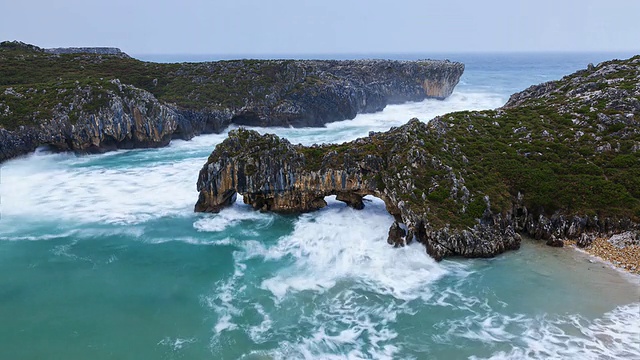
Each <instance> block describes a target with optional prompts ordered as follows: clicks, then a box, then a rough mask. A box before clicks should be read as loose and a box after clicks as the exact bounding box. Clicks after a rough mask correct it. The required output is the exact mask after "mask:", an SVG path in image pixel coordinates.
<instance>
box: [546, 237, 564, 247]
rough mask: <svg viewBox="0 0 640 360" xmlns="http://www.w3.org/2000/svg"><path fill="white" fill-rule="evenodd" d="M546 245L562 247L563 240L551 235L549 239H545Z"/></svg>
mask: <svg viewBox="0 0 640 360" xmlns="http://www.w3.org/2000/svg"><path fill="white" fill-rule="evenodd" d="M547 246H551V247H563V246H564V241H562V240H561V239H558V238H556V237H555V236H552V237H551V238H550V239H549V240H547Z"/></svg>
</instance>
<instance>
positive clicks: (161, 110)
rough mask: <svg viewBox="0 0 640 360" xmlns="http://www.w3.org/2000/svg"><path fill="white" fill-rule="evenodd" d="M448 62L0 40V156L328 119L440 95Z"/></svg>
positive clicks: (459, 68)
mask: <svg viewBox="0 0 640 360" xmlns="http://www.w3.org/2000/svg"><path fill="white" fill-rule="evenodd" d="M463 71H464V65H462V64H460V63H455V62H449V61H431V60H424V61H388V60H357V61H312V60H308V61H293V60H237V61H219V62H207V63H184V64H156V63H149V62H142V61H139V60H136V59H132V58H130V57H128V56H126V54H124V53H122V52H120V51H119V50H118V49H112V48H68V49H49V50H44V49H40V48H38V47H36V46H33V45H27V44H23V43H18V42H3V43H1V44H0V162H1V161H3V160H6V159H9V158H11V157H14V156H17V155H21V154H25V153H28V152H30V151H33V150H34V149H35V148H36V147H38V146H42V145H48V146H51V147H53V148H54V149H58V150H72V151H80V152H84V151H107V150H111V149H115V148H131V147H155V146H163V145H166V144H167V143H168V142H169V141H170V140H171V138H180V139H190V138H192V137H193V136H196V135H199V134H202V133H219V132H221V131H223V130H224V129H225V128H226V127H227V126H228V125H230V124H232V123H233V124H239V125H250V126H295V127H301V126H322V125H324V124H326V123H328V122H332V121H339V120H346V119H352V118H354V117H355V116H356V114H358V113H368V112H375V111H380V110H382V109H383V108H384V107H385V106H386V105H388V104H394V103H401V102H406V101H420V100H423V99H425V98H427V97H431V98H437V99H444V98H446V97H447V96H449V95H450V94H451V92H452V91H453V89H454V87H455V86H456V84H457V83H458V80H459V78H460V76H461V75H462V73H463Z"/></svg>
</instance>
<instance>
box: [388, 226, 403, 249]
mask: <svg viewBox="0 0 640 360" xmlns="http://www.w3.org/2000/svg"><path fill="white" fill-rule="evenodd" d="M405 236H407V232H406V231H405V230H404V229H403V228H402V227H400V225H399V224H398V222H396V221H394V222H393V224H392V225H391V227H390V228H389V237H388V238H387V243H389V245H394V246H395V247H399V246H404V244H405Z"/></svg>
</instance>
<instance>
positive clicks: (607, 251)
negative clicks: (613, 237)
mask: <svg viewBox="0 0 640 360" xmlns="http://www.w3.org/2000/svg"><path fill="white" fill-rule="evenodd" d="M564 244H565V246H568V247H571V248H575V249H578V250H580V251H583V252H585V253H587V254H590V255H593V257H595V258H597V259H599V260H600V261H603V262H605V263H607V264H610V265H611V266H614V267H616V268H618V269H621V270H623V271H627V272H629V273H631V274H635V275H639V276H640V246H638V245H629V246H626V247H624V248H618V247H616V246H614V245H613V244H611V243H610V242H609V241H608V239H607V238H596V239H595V240H594V241H593V243H592V244H591V245H590V246H588V247H585V248H579V247H578V246H577V245H576V241H574V240H565V241H564Z"/></svg>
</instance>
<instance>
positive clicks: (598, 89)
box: [195, 56, 640, 260]
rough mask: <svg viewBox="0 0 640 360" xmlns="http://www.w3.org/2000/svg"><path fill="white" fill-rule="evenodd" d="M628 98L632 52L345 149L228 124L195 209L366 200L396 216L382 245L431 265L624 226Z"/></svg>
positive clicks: (632, 136)
mask: <svg viewBox="0 0 640 360" xmlns="http://www.w3.org/2000/svg"><path fill="white" fill-rule="evenodd" d="M638 104H640V57H638V56H637V57H634V58H631V59H629V60H624V61H611V62H606V63H603V64H600V65H598V66H595V67H593V68H591V69H589V70H584V71H581V72H578V73H575V74H573V75H570V76H567V77H565V78H563V79H562V80H560V81H555V82H551V83H547V84H543V85H541V86H537V87H532V88H530V89H528V90H526V91H524V92H522V93H520V94H515V95H514V96H512V98H511V100H510V102H509V103H508V104H507V106H505V107H504V108H501V109H497V110H492V111H482V112H460V113H452V114H448V115H444V116H441V117H438V118H436V119H433V120H432V121H431V122H429V123H428V124H425V123H422V122H420V121H419V120H418V119H412V120H410V121H409V122H408V123H407V124H406V125H403V126H401V127H399V128H392V129H391V130H390V131H388V132H385V133H373V132H372V133H370V134H369V137H366V138H361V139H357V140H355V141H352V142H349V143H344V144H331V145H326V144H325V145H314V146H311V147H305V146H301V145H293V144H291V143H289V142H288V141H287V140H286V139H281V138H279V137H277V136H275V135H269V134H267V135H260V134H258V133H257V132H255V131H250V130H245V129H239V130H235V131H232V132H230V133H229V137H228V138H227V139H226V140H225V141H223V142H222V143H221V144H219V145H218V146H216V148H215V150H214V151H213V152H212V153H211V155H210V156H209V159H208V160H207V162H206V164H205V165H204V166H203V168H202V170H201V171H200V174H199V177H198V182H197V190H198V191H199V198H198V201H197V203H196V206H195V210H196V211H205V212H218V211H220V210H221V209H223V208H224V207H226V206H229V205H231V204H233V202H234V199H235V196H236V193H239V194H240V195H242V196H243V199H244V202H245V203H247V204H250V205H251V206H252V207H253V208H255V209H258V210H261V211H274V212H285V213H291V212H306V211H313V210H316V209H319V208H321V207H323V206H325V204H326V203H325V202H324V197H325V196H327V195H336V198H337V199H338V200H340V201H344V202H345V203H347V204H348V205H349V206H352V207H354V208H357V209H360V208H362V207H363V204H364V203H363V202H362V197H363V196H366V195H373V196H376V197H379V198H380V199H382V200H383V201H384V202H385V204H386V208H387V210H388V211H389V213H390V214H391V215H393V216H394V218H395V220H396V221H395V222H394V223H393V224H392V226H391V229H390V231H389V240H388V241H389V242H390V243H391V244H394V245H396V246H398V245H402V244H403V243H404V241H407V242H408V241H411V240H413V239H415V240H417V241H419V242H421V243H423V244H424V245H425V247H426V250H427V252H428V253H429V254H430V255H431V256H433V257H434V258H435V259H438V260H439V259H442V258H444V257H447V256H463V257H490V256H494V255H496V254H500V253H502V252H504V251H507V250H512V249H517V248H518V247H519V246H520V235H519V234H520V233H525V234H528V235H530V236H532V237H534V238H535V239H542V240H545V241H547V243H548V244H549V245H552V246H560V245H561V243H562V241H560V240H561V239H577V240H578V245H580V246H586V245H588V244H589V243H590V242H591V241H592V239H593V238H594V237H595V236H606V235H612V234H616V233H620V232H624V231H631V232H633V233H635V234H637V232H638V231H639V229H640V226H639V225H638V223H639V218H640V152H639V151H637V149H638V148H639V147H640V145H639V144H640V126H639V125H640V119H639V118H638V114H639V113H640V111H638ZM605 144H609V146H608V147H607V146H604V145H605ZM599 149H603V150H599ZM401 224H402V226H401ZM405 227H406V229H407V232H406V236H405V233H404V230H403V228H405ZM636 237H637V236H636Z"/></svg>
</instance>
